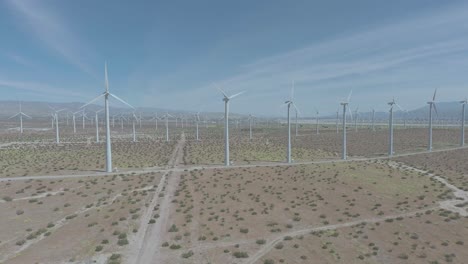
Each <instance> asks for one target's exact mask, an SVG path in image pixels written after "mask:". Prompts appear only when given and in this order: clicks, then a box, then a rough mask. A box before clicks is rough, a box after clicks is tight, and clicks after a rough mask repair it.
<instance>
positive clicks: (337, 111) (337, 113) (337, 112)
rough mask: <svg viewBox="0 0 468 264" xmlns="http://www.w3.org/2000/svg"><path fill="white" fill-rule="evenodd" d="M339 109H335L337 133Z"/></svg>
mask: <svg viewBox="0 0 468 264" xmlns="http://www.w3.org/2000/svg"><path fill="white" fill-rule="evenodd" d="M339 112H340V109H338V110H336V133H337V134H338V122H339V121H340V116H339V114H340V113H339Z"/></svg>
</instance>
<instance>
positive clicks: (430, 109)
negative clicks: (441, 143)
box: [427, 89, 437, 151]
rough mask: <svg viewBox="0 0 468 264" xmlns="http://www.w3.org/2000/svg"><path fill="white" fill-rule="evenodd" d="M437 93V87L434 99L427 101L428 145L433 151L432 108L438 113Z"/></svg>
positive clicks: (428, 148)
mask: <svg viewBox="0 0 468 264" xmlns="http://www.w3.org/2000/svg"><path fill="white" fill-rule="evenodd" d="M436 94H437V89H435V90H434V95H433V96H432V101H429V102H427V104H428V105H429V139H428V140H429V142H428V145H427V150H428V151H432V108H434V111H435V113H436V115H437V107H436V103H435V98H436Z"/></svg>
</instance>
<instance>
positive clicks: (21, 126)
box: [8, 102, 32, 134]
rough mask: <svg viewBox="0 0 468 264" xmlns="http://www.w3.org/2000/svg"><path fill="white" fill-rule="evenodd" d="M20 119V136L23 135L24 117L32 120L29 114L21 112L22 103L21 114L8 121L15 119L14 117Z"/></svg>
mask: <svg viewBox="0 0 468 264" xmlns="http://www.w3.org/2000/svg"><path fill="white" fill-rule="evenodd" d="M17 116H18V117H19V121H20V127H19V128H20V134H23V116H24V117H27V118H30V119H31V118H32V117H30V116H28V115H27V114H25V113H23V110H21V102H19V112H18V113H16V114H15V115H14V116H12V117H10V118H8V119H11V118H14V117H17Z"/></svg>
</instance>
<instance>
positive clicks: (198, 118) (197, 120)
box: [195, 112, 200, 141]
mask: <svg viewBox="0 0 468 264" xmlns="http://www.w3.org/2000/svg"><path fill="white" fill-rule="evenodd" d="M198 123H200V112H197V113H196V114H195V124H196V126H197V132H196V139H197V141H198V140H199V138H198Z"/></svg>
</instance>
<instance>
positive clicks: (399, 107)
mask: <svg viewBox="0 0 468 264" xmlns="http://www.w3.org/2000/svg"><path fill="white" fill-rule="evenodd" d="M395 105H396V106H397V107H398V109H400V110H401V111H405V110H403V108H402V107H401V106H400V105H399V104H397V103H395Z"/></svg>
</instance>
